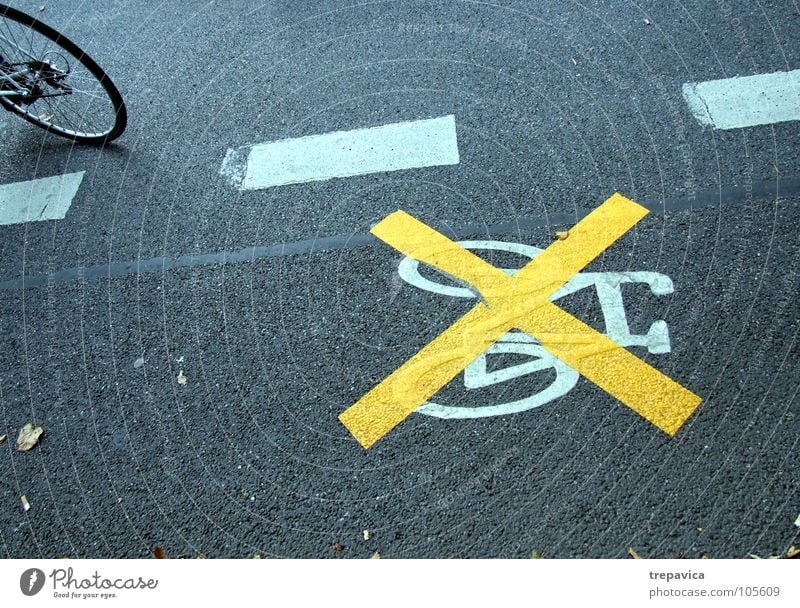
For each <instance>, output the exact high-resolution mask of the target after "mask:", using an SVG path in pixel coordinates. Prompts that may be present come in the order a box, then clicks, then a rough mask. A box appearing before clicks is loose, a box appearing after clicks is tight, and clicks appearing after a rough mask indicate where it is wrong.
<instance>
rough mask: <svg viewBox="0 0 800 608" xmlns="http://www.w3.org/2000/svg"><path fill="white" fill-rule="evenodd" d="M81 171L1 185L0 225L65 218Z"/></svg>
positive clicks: (82, 172) (78, 183) (79, 182)
mask: <svg viewBox="0 0 800 608" xmlns="http://www.w3.org/2000/svg"><path fill="white" fill-rule="evenodd" d="M84 173H85V171H79V172H78V173H65V174H64V175H55V176H53V177H43V178H40V179H34V180H30V181H27V182H16V183H14V184H3V185H0V225H3V226H5V225H8V224H21V223H23V222H38V221H43V220H62V219H64V216H65V215H66V214H67V210H68V209H69V206H70V205H71V204H72V199H73V198H74V197H75V193H76V192H78V188H79V187H80V185H81V181H83V174H84Z"/></svg>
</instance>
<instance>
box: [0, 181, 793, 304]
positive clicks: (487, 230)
mask: <svg viewBox="0 0 800 608" xmlns="http://www.w3.org/2000/svg"><path fill="white" fill-rule="evenodd" d="M795 194H800V177H783V178H780V180H779V181H778V180H777V179H771V180H764V181H760V182H754V183H753V184H752V186H751V187H746V186H736V187H730V188H722V189H721V190H708V191H706V192H701V193H699V194H698V195H697V196H696V197H695V198H671V199H664V200H663V201H661V200H659V201H652V200H647V199H646V200H644V201H643V202H642V205H644V206H645V207H647V208H648V209H649V210H650V211H651V212H653V213H665V212H680V211H689V210H692V209H697V208H700V207H706V206H708V205H715V204H719V203H721V202H723V203H741V202H745V201H747V200H754V199H757V198H767V197H779V196H787V195H795ZM590 211H591V210H590V209H579V210H577V211H576V212H574V213H551V214H548V215H547V216H542V217H530V218H525V217H523V218H518V219H516V220H514V221H513V222H506V223H503V224H496V225H493V226H487V225H486V224H466V225H464V226H461V227H458V228H452V227H451V228H450V229H449V230H446V231H443V232H448V233H449V234H448V236H449V237H451V238H454V239H464V238H466V237H467V236H481V237H486V236H506V235H511V234H518V233H521V232H526V231H529V230H530V229H532V228H541V227H546V226H553V225H562V224H573V223H575V222H577V221H578V220H579V219H581V218H583V217H584V216H586V215H587V214H588V213H589V212H590ZM379 243H380V241H379V240H378V239H377V238H375V237H374V236H372V235H371V234H346V235H336V236H329V237H321V238H314V239H305V240H302V241H295V242H293V243H282V244H279V245H267V246H259V247H248V248H246V249H240V250H238V251H232V252H228V251H224V252H221V253H206V254H200V255H184V256H179V257H160V258H148V259H145V260H137V261H133V262H114V263H109V264H99V265H97V266H88V267H81V268H68V269H66V270H59V271H58V272H54V273H51V274H39V275H30V276H23V277H19V278H17V279H11V280H8V281H3V282H2V283H0V290H16V289H26V288H29V287H42V286H53V285H59V284H61V283H68V282H70V281H91V280H96V279H110V278H117V277H124V276H128V275H137V274H149V273H158V272H161V273H163V272H165V271H167V270H174V269H176V268H193V267H195V266H209V265H214V264H239V263H242V262H252V261H253V260H257V259H261V258H274V257H285V256H290V255H303V254H309V253H314V252H318V251H335V250H342V249H356V248H359V247H369V246H375V245H378V244H379Z"/></svg>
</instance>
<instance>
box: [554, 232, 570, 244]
mask: <svg viewBox="0 0 800 608" xmlns="http://www.w3.org/2000/svg"><path fill="white" fill-rule="evenodd" d="M556 236H557V237H558V239H559V240H560V241H563V240H564V239H566V238H567V237H568V236H569V230H563V231H562V230H559V231H558V232H556Z"/></svg>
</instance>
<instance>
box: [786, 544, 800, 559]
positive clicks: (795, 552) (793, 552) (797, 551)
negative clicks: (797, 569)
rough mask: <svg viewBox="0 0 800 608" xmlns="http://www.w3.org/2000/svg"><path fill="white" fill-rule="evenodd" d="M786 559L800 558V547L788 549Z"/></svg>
mask: <svg viewBox="0 0 800 608" xmlns="http://www.w3.org/2000/svg"><path fill="white" fill-rule="evenodd" d="M786 557H787V558H789V559H793V558H795V557H800V547H795V546H794V545H792V546H791V547H789V550H788V551H787V552H786Z"/></svg>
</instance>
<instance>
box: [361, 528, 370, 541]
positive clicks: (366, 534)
mask: <svg viewBox="0 0 800 608" xmlns="http://www.w3.org/2000/svg"><path fill="white" fill-rule="evenodd" d="M363 534H364V540H369V539H370V538H372V534H370V533H369V530H364V532H363Z"/></svg>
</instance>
